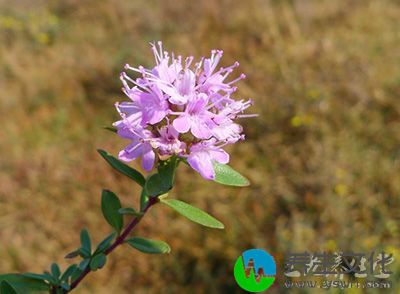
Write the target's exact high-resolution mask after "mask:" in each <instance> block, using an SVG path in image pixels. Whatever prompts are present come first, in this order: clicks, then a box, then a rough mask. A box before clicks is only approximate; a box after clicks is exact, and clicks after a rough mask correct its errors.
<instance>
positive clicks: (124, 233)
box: [65, 197, 158, 293]
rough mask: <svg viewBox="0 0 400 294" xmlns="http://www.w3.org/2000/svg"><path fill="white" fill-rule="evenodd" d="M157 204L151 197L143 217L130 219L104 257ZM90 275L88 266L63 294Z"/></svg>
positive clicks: (155, 199)
mask: <svg viewBox="0 0 400 294" xmlns="http://www.w3.org/2000/svg"><path fill="white" fill-rule="evenodd" d="M157 202H158V197H151V198H150V199H149V201H148V202H147V205H146V206H145V207H144V209H143V211H142V212H143V215H141V216H136V217H134V218H132V220H131V221H130V222H129V224H128V225H127V226H126V228H125V229H124V230H123V231H122V233H121V235H119V236H118V237H117V238H116V239H115V241H114V243H113V244H112V245H111V246H110V247H109V248H108V249H107V250H106V251H105V252H104V254H105V255H108V254H110V253H111V252H113V251H114V250H115V248H117V247H118V246H119V245H121V244H123V243H124V241H125V239H126V237H128V235H129V234H130V232H131V231H132V230H133V229H134V228H135V226H136V225H137V224H138V223H139V222H140V220H141V219H142V218H143V216H144V214H145V213H146V212H147V210H149V208H150V207H151V206H153V205H154V204H156V203H157ZM89 273H90V265H88V266H87V267H86V268H85V269H84V270H83V272H82V273H81V274H80V276H79V277H78V278H77V279H76V280H75V281H74V282H73V283H72V284H71V288H70V290H69V291H66V292H65V293H68V292H70V291H72V290H73V289H75V288H76V287H77V286H78V285H79V283H80V282H81V281H82V280H83V279H84V278H85V277H86V276H87V275H88V274H89Z"/></svg>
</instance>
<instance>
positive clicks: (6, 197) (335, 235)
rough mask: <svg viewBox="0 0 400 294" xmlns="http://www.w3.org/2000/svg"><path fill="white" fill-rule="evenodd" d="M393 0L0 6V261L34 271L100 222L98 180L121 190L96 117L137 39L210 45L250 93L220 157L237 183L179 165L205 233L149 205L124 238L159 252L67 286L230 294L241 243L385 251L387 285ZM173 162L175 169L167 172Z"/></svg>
mask: <svg viewBox="0 0 400 294" xmlns="http://www.w3.org/2000/svg"><path fill="white" fill-rule="evenodd" d="M399 20H400V6H399V3H398V2H396V1H386V0H376V1H366V0H359V1H357V0H353V1H329V0H325V1H300V0H299V1H295V0H293V1H263V0H251V1H250V0H248V1H228V0H224V1H211V0H210V1H184V0H179V1H177V0H174V1H173V0H168V1H144V0H143V1H123V0H110V1H94V0H93V1H89V0H86V1H78V0H68V1H59V2H57V1H44V0H43V1H15V3H14V1H13V2H12V3H11V2H10V1H1V4H0V125H1V131H0V132H1V133H0V151H1V154H2V156H1V157H0V167H1V169H0V183H1V189H0V237H1V239H2V241H3V242H2V246H1V247H0V257H1V263H0V272H12V271H19V272H21V271H41V270H42V269H44V268H46V267H47V266H48V265H49V264H50V263H51V262H52V261H58V262H61V263H62V264H63V265H66V264H67V263H66V262H64V261H63V260H62V256H63V254H64V253H66V252H68V251H69V250H71V249H74V246H76V245H77V243H78V233H77V232H78V231H79V230H80V229H81V228H82V227H87V228H88V229H89V230H90V231H91V232H92V234H93V237H94V238H95V240H100V238H101V237H102V236H103V235H105V234H106V233H107V232H108V231H109V228H108V226H107V224H106V223H105V221H104V220H103V219H102V218H101V216H100V208H99V199H100V191H101V189H102V188H109V189H112V190H114V191H115V192H117V193H118V194H119V195H120V196H121V197H122V198H123V200H124V203H125V205H130V203H136V201H137V198H138V195H137V194H138V189H137V187H135V186H134V185H132V183H131V182H129V180H127V179H125V178H123V177H122V176H119V175H117V174H115V173H114V172H112V171H111V170H110V168H109V167H108V166H107V165H106V163H105V162H103V160H102V159H101V158H100V157H99V156H98V155H97V154H96V148H103V149H106V150H108V151H109V152H112V153H114V154H115V153H117V151H118V150H119V149H120V148H121V147H122V146H123V145H124V142H123V141H122V140H121V139H119V138H117V137H114V136H113V135H110V133H108V132H105V131H104V130H102V129H101V128H100V127H101V126H103V125H108V124H110V123H111V122H112V121H113V120H114V119H115V118H116V114H115V111H114V109H113V103H114V102H115V101H117V100H122V99H123V97H122V94H121V93H120V91H119V88H120V84H119V80H118V73H119V71H120V70H121V69H122V66H123V64H124V63H125V62H130V63H132V64H144V65H148V64H151V62H152V60H151V59H152V56H151V54H150V51H149V48H148V42H149V41H152V40H159V39H160V40H163V41H164V43H165V46H166V47H167V48H169V49H173V50H174V51H176V52H180V53H182V54H188V53H192V54H195V55H196V56H200V55H204V54H207V53H208V52H209V51H210V49H212V48H220V49H223V50H224V52H225V57H224V58H225V59H224V63H225V64H229V63H231V62H233V61H234V60H239V61H240V62H241V69H242V70H243V71H244V72H246V73H247V75H248V78H247V80H246V81H245V82H241V85H240V91H239V93H238V96H243V97H251V98H253V99H254V101H255V107H254V108H253V111H256V112H258V113H259V114H260V116H259V118H257V119H249V120H246V121H243V124H244V126H245V130H246V133H247V141H246V142H244V143H241V144H239V145H237V146H234V147H233V148H232V149H231V150H230V151H231V152H232V154H233V156H232V165H233V166H234V167H235V168H237V169H238V170H240V171H241V172H242V173H243V174H245V175H247V176H248V177H249V178H250V179H251V182H252V185H251V186H250V188H245V189H230V188H225V187H220V186H217V185H216V184H214V183H208V182H207V183H205V182H204V181H203V180H202V179H201V178H200V177H199V176H198V175H195V174H194V173H193V172H192V171H189V170H188V169H187V170H185V171H184V174H185V175H187V174H190V178H191V180H190V181H189V182H188V181H185V179H184V175H183V173H182V174H181V175H180V176H179V178H178V184H177V187H176V189H175V190H174V192H173V195H172V196H173V197H178V198H180V199H183V200H186V201H188V202H191V203H193V204H194V205H197V206H199V207H202V208H205V209H207V210H208V211H210V212H211V213H213V214H214V215H216V216H217V217H218V218H220V219H222V220H223V222H224V223H225V224H226V227H227V228H226V230H225V231H223V232H220V231H217V232H215V231H211V230H206V229H203V228H201V227H198V226H196V225H195V224H192V223H189V222H188V221H186V220H184V219H182V218H181V217H178V216H177V215H175V214H173V213H172V212H169V211H168V210H167V209H163V208H162V207H156V209H154V210H153V211H152V212H151V213H150V215H149V216H148V217H147V218H146V219H145V220H144V222H143V224H142V225H141V227H140V229H139V232H138V234H139V233H140V234H141V235H144V236H148V237H152V238H160V239H163V240H165V241H167V242H168V243H170V245H171V246H172V248H173V252H172V254H170V255H169V256H144V255H142V254H139V253H137V252H132V250H131V249H129V248H121V249H120V250H118V251H117V252H116V253H115V256H113V258H112V259H111V260H110V262H109V263H108V264H107V267H106V268H105V269H104V270H102V271H99V272H97V273H96V274H93V275H91V276H90V277H89V278H88V279H87V280H86V281H85V282H84V283H83V284H82V287H81V288H80V289H79V290H78V291H77V293H132V292H133V290H132V289H134V292H135V293H187V292H189V291H190V292H195V293H206V292H209V293H233V292H236V291H238V287H237V286H236V284H235V282H234V280H233V277H232V267H233V263H234V260H235V259H236V257H237V256H238V255H239V254H240V253H241V252H242V251H243V250H244V249H247V248H250V247H262V248H266V249H268V250H269V251H270V252H271V253H273V254H274V255H275V256H276V257H277V258H278V260H279V261H281V259H282V258H283V257H284V255H285V253H287V252H288V251H304V250H309V251H318V250H320V251H323V250H335V249H342V250H354V251H368V252H369V251H372V250H382V249H384V250H387V251H390V252H393V253H395V254H397V256H396V258H397V260H396V261H395V264H394V265H392V268H391V269H392V270H393V271H395V274H394V275H393V276H392V279H393V280H394V281H395V280H397V281H399V280H400V267H399V265H400V263H399V260H400V255H399V250H398V248H399V245H400V244H399V240H400V230H399V221H400V219H399V216H400V200H399V199H400V197H399V195H400V143H399V142H400V131H399V130H400V102H399V98H400V97H399V94H400V67H399V60H400V51H399V48H400V46H399V45H400V33H399V30H398V28H399V27H400V21H399ZM182 169H185V167H182Z"/></svg>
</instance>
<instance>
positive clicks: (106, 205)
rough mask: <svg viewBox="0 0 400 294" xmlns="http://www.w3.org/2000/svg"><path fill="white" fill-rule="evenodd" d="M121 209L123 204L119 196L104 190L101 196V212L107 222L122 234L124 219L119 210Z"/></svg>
mask: <svg viewBox="0 0 400 294" xmlns="http://www.w3.org/2000/svg"><path fill="white" fill-rule="evenodd" d="M120 208H121V202H120V201H119V198H118V197H117V195H115V194H114V193H113V192H111V191H108V190H103V193H102V195H101V210H102V212H103V215H104V218H105V219H106V221H107V222H108V223H109V224H110V225H111V226H112V227H113V228H114V229H115V230H116V231H117V233H120V232H121V230H122V227H123V226H124V219H123V217H122V215H121V214H119V212H118V210H119V209H120Z"/></svg>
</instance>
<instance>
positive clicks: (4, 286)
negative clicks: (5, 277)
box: [0, 281, 18, 294]
mask: <svg viewBox="0 0 400 294" xmlns="http://www.w3.org/2000/svg"><path fill="white" fill-rule="evenodd" d="M0 293H1V294H18V293H17V291H16V290H15V289H14V288H13V287H12V286H11V285H10V284H9V283H8V282H7V281H2V282H1V283H0Z"/></svg>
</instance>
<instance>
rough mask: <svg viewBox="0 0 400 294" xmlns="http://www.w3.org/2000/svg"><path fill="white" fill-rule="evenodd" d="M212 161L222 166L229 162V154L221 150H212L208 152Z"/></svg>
mask: <svg viewBox="0 0 400 294" xmlns="http://www.w3.org/2000/svg"><path fill="white" fill-rule="evenodd" d="M210 155H211V157H212V159H214V160H215V161H218V162H219V163H222V164H227V163H228V162H229V154H228V153H227V152H226V151H225V150H223V149H214V150H211V151H210Z"/></svg>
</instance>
